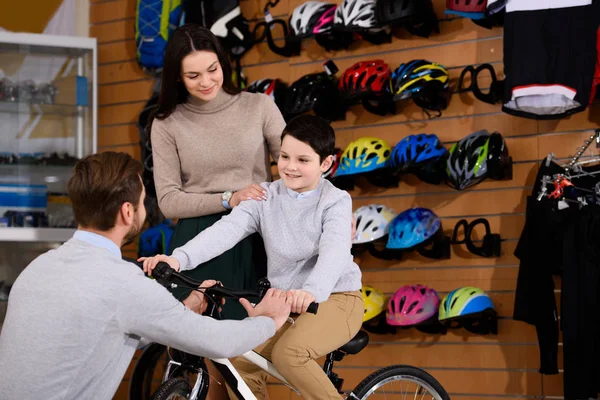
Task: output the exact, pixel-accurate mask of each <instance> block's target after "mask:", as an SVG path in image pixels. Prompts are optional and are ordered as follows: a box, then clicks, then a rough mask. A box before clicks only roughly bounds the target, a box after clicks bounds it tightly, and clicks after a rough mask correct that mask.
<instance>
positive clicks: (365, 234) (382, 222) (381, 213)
mask: <svg viewBox="0 0 600 400" xmlns="http://www.w3.org/2000/svg"><path fill="white" fill-rule="evenodd" d="M395 216H396V213H395V212H394V210H392V209H391V208H388V207H386V206H384V205H380V204H369V205H367V206H362V207H360V208H359V209H358V210H356V211H355V212H354V218H356V237H355V238H354V240H353V241H352V243H353V244H364V243H371V242H374V241H375V240H378V239H381V238H383V237H385V236H386V235H387V233H388V224H389V223H390V221H391V220H393V219H394V217H395Z"/></svg>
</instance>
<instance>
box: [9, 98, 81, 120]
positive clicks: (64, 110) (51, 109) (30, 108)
mask: <svg viewBox="0 0 600 400" xmlns="http://www.w3.org/2000/svg"><path fill="white" fill-rule="evenodd" d="M86 108H89V107H88V106H77V105H75V104H41V103H27V102H20V101H0V113H11V114H16V113H25V112H27V113H32V114H53V115H64V116H73V117H76V116H78V115H80V114H81V113H82V112H83V110H84V109H86Z"/></svg>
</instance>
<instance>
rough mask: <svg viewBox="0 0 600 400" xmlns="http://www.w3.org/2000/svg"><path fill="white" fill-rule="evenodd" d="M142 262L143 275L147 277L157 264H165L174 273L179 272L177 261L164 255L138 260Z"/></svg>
mask: <svg viewBox="0 0 600 400" xmlns="http://www.w3.org/2000/svg"><path fill="white" fill-rule="evenodd" d="M142 261H143V262H144V267H143V269H144V273H147V274H148V276H152V270H153V269H154V268H156V265H157V264H158V263H159V262H166V263H167V264H169V266H170V267H171V268H173V269H174V270H175V271H179V261H177V259H176V258H174V257H169V256H167V255H165V254H157V255H155V256H154V257H140V258H138V262H142Z"/></svg>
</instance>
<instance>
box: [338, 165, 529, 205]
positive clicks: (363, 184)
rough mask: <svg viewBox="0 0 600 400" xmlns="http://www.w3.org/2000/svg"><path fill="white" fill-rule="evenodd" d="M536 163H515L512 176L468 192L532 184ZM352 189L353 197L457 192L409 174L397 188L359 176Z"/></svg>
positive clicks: (404, 176) (485, 183)
mask: <svg viewBox="0 0 600 400" xmlns="http://www.w3.org/2000/svg"><path fill="white" fill-rule="evenodd" d="M537 165H538V164H537V163H534V162H529V163H522V164H515V165H514V166H513V177H512V179H510V180H498V181H497V180H491V179H488V180H485V181H484V182H482V183H480V184H479V185H477V186H475V187H473V188H472V189H471V190H470V191H469V192H476V191H480V190H490V189H501V188H517V187H525V186H532V185H533V182H534V180H535V175H534V174H532V171H534V170H537ZM355 182H356V186H355V187H354V190H350V191H348V192H349V193H350V194H351V195H352V196H353V197H364V196H394V195H403V196H406V195H411V194H415V195H423V194H426V193H432V194H434V193H435V194H437V193H457V192H456V190H455V189H453V188H451V187H449V186H445V185H433V184H427V183H424V182H420V181H418V179H417V178H416V177H415V176H414V175H411V174H405V175H402V176H401V177H400V183H399V184H398V187H397V188H380V187H377V186H373V185H371V184H369V182H368V181H367V180H366V179H363V178H360V179H357V180H356V181H355Z"/></svg>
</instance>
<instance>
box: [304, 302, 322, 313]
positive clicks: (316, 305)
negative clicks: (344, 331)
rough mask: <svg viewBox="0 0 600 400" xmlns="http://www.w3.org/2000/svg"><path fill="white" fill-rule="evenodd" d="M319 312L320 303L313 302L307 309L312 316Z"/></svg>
mask: <svg viewBox="0 0 600 400" xmlns="http://www.w3.org/2000/svg"><path fill="white" fill-rule="evenodd" d="M318 310H319V303H315V302H314V301H313V302H312V303H310V304H309V305H308V308H307V309H306V312H309V313H311V314H316V313H317V311H318Z"/></svg>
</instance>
